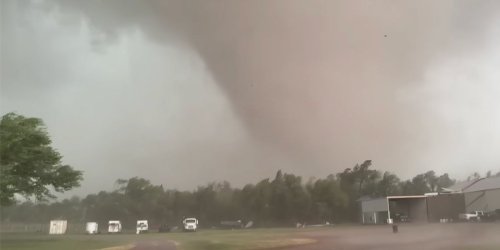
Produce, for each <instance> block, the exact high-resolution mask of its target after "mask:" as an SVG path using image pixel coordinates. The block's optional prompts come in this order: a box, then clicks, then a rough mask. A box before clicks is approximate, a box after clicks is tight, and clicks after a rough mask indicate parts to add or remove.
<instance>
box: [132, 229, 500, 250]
mask: <svg viewBox="0 0 500 250" xmlns="http://www.w3.org/2000/svg"><path fill="white" fill-rule="evenodd" d="M290 236H291V237H298V236H300V237H301V238H303V239H311V242H315V243H311V244H305V245H297V246H293V247H280V248H278V249H291V250H329V249H332V250H382V249H383V250H386V249H398V250H422V249H426V250H434V249H436V250H472V249H478V250H493V249H500V223H491V224H487V223H470V224H466V223H461V224H420V225H415V224H403V225H399V232H398V233H393V232H392V228H391V226H389V225H380V226H338V227H333V228H329V229H319V230H309V229H306V230H304V231H303V232H300V231H298V232H297V231H296V232H293V233H292V234H291V235H290ZM132 249H134V250H175V249H176V245H175V244H174V243H173V242H171V241H167V240H150V241H143V242H137V243H136V244H135V247H134V248H132ZM207 249H208V248H207ZM210 249H212V248H210ZM231 249H232V248H231ZM274 249H276V248H274Z"/></svg>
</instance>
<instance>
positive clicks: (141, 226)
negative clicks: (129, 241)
mask: <svg viewBox="0 0 500 250" xmlns="http://www.w3.org/2000/svg"><path fill="white" fill-rule="evenodd" d="M148 230H149V227H148V221H147V220H138V221H137V228H136V233H137V234H140V233H147V232H148Z"/></svg>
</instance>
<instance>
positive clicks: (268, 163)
mask: <svg viewBox="0 0 500 250" xmlns="http://www.w3.org/2000/svg"><path fill="white" fill-rule="evenodd" d="M33 6H35V7H36V8H41V9H43V10H44V11H45V12H46V13H54V12H56V13H60V14H59V16H58V18H56V20H57V21H58V22H59V24H60V25H61V27H63V28H62V29H66V30H72V29H74V28H75V27H78V26H79V25H80V23H82V22H85V23H87V24H88V25H89V29H90V30H91V32H92V34H94V35H93V36H92V37H91V38H90V39H89V41H88V42H89V43H90V44H91V45H92V47H93V48H95V50H96V53H106V50H107V48H108V47H110V48H111V47H112V46H115V45H116V44H119V43H120V39H121V35H122V34H124V33H127V32H129V31H130V30H140V31H141V32H142V33H143V34H145V36H146V37H147V38H148V39H150V40H151V41H154V42H155V43H157V44H159V45H160V46H163V45H165V46H166V45H168V46H178V47H182V48H190V49H192V50H194V51H196V53H198V54H199V55H200V56H201V58H202V60H203V62H204V65H205V67H207V69H208V70H209V72H210V73H211V74H212V75H213V77H214V81H215V83H216V84H217V85H218V87H219V88H220V90H222V92H223V93H224V95H225V98H227V100H228V103H227V105H228V106H229V109H230V110H231V111H232V112H235V114H236V117H237V120H238V124H239V125H238V126H240V125H241V126H242V129H243V131H244V132H241V133H244V134H248V138H247V137H245V138H247V139H243V140H246V142H245V145H244V146H242V148H241V150H240V151H237V152H238V153H237V154H236V156H235V155H234V152H232V153H231V154H232V156H227V157H228V158H232V160H229V162H228V161H227V159H224V158H225V156H224V152H223V151H224V149H222V151H221V152H215V151H214V149H209V150H208V151H206V149H205V147H206V146H207V145H206V144H202V145H201V146H200V148H198V146H197V145H196V144H187V145H186V147H188V148H190V149H192V150H190V151H191V152H192V155H194V156H185V157H184V156H182V154H180V155H177V156H176V157H178V158H181V159H180V160H177V161H176V163H177V164H179V165H183V164H184V165H186V166H192V165H197V166H199V165H203V163H201V162H197V163H192V161H196V160H195V158H196V155H202V154H206V158H203V159H205V160H206V159H210V161H209V163H208V165H212V167H208V168H209V169H211V170H220V171H221V172H224V171H226V170H227V169H231V167H227V166H228V165H234V164H235V162H238V160H241V161H246V162H247V164H248V166H247V167H242V169H244V170H245V171H250V173H248V175H249V178H248V179H254V178H258V177H261V176H262V175H265V174H268V173H269V172H272V171H275V170H276V169H278V168H282V169H285V170H286V171H292V172H295V173H298V174H303V175H306V176H308V175H316V176H318V175H324V174H327V173H331V172H334V171H339V170H341V169H343V168H346V167H350V166H352V165H353V164H354V163H355V162H359V161H362V160H364V159H372V160H373V161H374V163H375V165H376V167H377V168H381V169H386V170H392V171H395V172H397V173H399V174H403V175H405V174H414V173H416V172H419V171H423V170H427V169H436V170H441V171H449V172H452V173H453V172H457V173H461V174H465V173H466V170H465V169H463V167H464V166H465V165H467V164H480V165H482V166H481V167H482V168H484V170H485V169H486V168H490V167H492V166H495V164H497V166H498V164H499V163H500V162H499V161H500V160H499V159H498V158H496V157H495V156H492V154H493V153H486V154H484V153H483V154H482V155H481V154H480V155H479V157H478V154H477V153H474V152H485V150H483V148H491V147H494V146H498V145H500V143H499V142H498V138H489V139H488V138H487V139H486V144H487V145H486V146H485V145H479V144H481V143H482V142H485V140H484V138H483V139H477V138H481V136H479V135H478V136H476V139H470V137H471V136H470V134H471V133H472V134H473V135H472V137H475V136H474V134H477V131H481V130H483V128H482V127H481V126H480V125H479V126H478V124H477V123H470V122H469V121H470V120H471V119H474V120H482V119H483V120H487V118H484V117H485V116H480V117H477V116H472V115H470V114H468V113H460V112H459V113H456V114H454V112H455V111H456V110H459V109H462V108H463V107H462V105H461V104H463V103H464V102H463V101H462V95H464V93H466V94H465V95H466V96H465V97H466V98H469V97H470V98H472V99H474V100H479V99H481V98H483V97H484V93H482V92H481V91H480V92H479V94H477V95H476V96H472V97H471V96H469V95H468V93H472V92H474V91H476V90H478V89H477V88H476V87H471V85H470V82H471V81H475V80H477V79H470V81H466V82H465V83H463V84H462V86H463V88H458V90H457V89H455V88H454V86H453V85H451V86H449V88H450V95H451V96H452V97H456V98H450V99H448V97H446V96H444V97H443V96H441V95H442V94H443V93H442V92H440V91H439V86H441V84H442V82H443V81H454V78H453V77H451V78H450V77H448V76H450V75H456V73H457V71H459V70H460V69H459V68H456V67H454V66H453V65H454V64H453V63H454V62H456V61H464V60H474V61H475V62H477V63H479V64H481V63H485V64H488V65H490V64H494V62H495V60H497V59H498V57H496V55H497V54H495V53H492V52H491V51H487V50H488V48H490V47H493V46H491V44H492V43H491V41H492V40H494V39H498V33H492V32H491V30H492V27H494V26H495V22H496V23H498V15H499V4H498V2H496V1H479V2H469V1H439V2H436V1H419V2H416V1H378V2H370V1H364V2H360V1H358V2H349V1H43V2H40V3H34V4H33V5H32V7H33ZM28 7H29V6H22V7H20V8H28ZM6 19H7V20H12V18H6ZM3 23H4V25H5V23H6V22H3ZM11 25H13V24H11ZM492 34H493V35H492ZM40 46H45V45H40ZM46 46H50V44H49V45H46ZM485 48H486V49H485ZM485 50H486V52H485ZM37 51H42V52H43V50H41V49H40V50H37ZM476 54H486V55H493V56H491V57H488V56H486V58H478V57H475V56H474V55H476ZM40 56H41V57H50V56H48V55H43V54H42V55H40ZM12 57H15V56H12ZM474 58H475V59H474ZM487 59H491V60H490V61H488V60H487ZM450 60H451V62H450ZM436 62H439V63H436ZM450 64H451V66H450ZM63 65H64V64H63ZM28 66H29V65H28ZM2 67H3V64H2ZM17 67H18V66H16V69H17ZM464 67H466V66H464ZM32 68H36V67H32ZM449 68H451V69H449ZM466 68H468V70H469V69H470V67H466ZM131 70H134V69H133V68H132V69H131ZM7 71H8V73H9V72H10V74H15V75H19V74H17V73H12V72H15V69H12V68H7ZM60 71H62V72H65V70H64V69H60ZM30 72H31V70H30ZM33 72H36V69H33ZM66 72H67V71H66ZM479 73H481V74H483V75H487V76H488V75H492V76H496V75H495V74H496V73H494V72H493V71H487V72H479ZM471 74H472V75H474V74H478V72H477V71H474V72H471ZM443 75H444V76H443ZM443 78H444V79H443ZM493 78H494V77H493ZM479 81H480V83H479V84H480V85H481V84H482V85H485V86H482V85H481V86H480V87H479V89H484V88H487V87H488V86H490V83H491V77H490V78H488V77H486V78H485V79H479ZM25 82H29V81H25ZM27 84H30V83H27ZM457 84H458V83H457ZM6 85H7V86H6V88H9V87H12V86H9V84H8V83H7V84H6ZM12 88H14V87H12ZM44 88H45V87H44ZM55 88H57V86H55ZM132 88H134V87H132ZM434 88H438V90H436V89H434ZM159 89H160V90H163V89H162V88H159ZM471 90H473V91H471ZM497 91H498V89H494V91H493V92H490V93H493V96H492V97H491V98H489V99H488V98H487V99H488V100H490V99H491V100H494V99H495V98H494V97H495V96H498V95H497V94H498V92H497ZM436 93H437V94H438V95H436ZM128 94H130V96H128V95H127V96H128V97H129V98H130V97H133V96H134V95H133V91H132V92H131V93H128ZM148 94H150V93H148ZM444 95H446V94H444ZM145 98H147V97H146V96H145ZM426 98H430V100H429V99H426ZM436 98H437V99H439V100H440V101H437V103H435V102H434V101H436ZM110 101H111V100H110ZM492 102H494V101H492ZM429 104H432V105H431V106H429ZM434 104H435V105H434ZM465 106H466V107H468V108H470V109H472V110H473V111H474V110H483V109H487V110H488V109H489V108H488V106H478V105H477V103H476V102H474V101H473V102H471V103H467V102H465ZM429 107H430V108H429ZM434 108H436V109H437V111H435V110H433V109H434ZM440 109H441V110H440ZM440 112H441V113H440ZM442 113H445V114H454V115H453V116H456V117H463V116H464V115H469V116H467V117H466V118H465V121H463V120H460V121H458V123H462V124H465V125H463V127H462V128H458V129H457V130H456V131H455V130H450V127H451V128H456V126H455V125H454V123H455V122H457V121H456V120H453V119H452V120H450V119H447V118H446V117H445V116H446V115H442ZM472 113H474V112H472ZM488 115H489V116H488ZM488 115H486V117H491V115H493V116H496V115H498V113H493V114H491V113H490V114H488ZM468 117H469V118H468ZM165 119H166V118H165ZM167 120H168V119H167ZM152 122H154V120H153V121H152ZM468 122H469V123H468ZM493 124H494V125H493V126H492V128H490V129H488V130H487V131H492V129H494V128H495V126H497V125H499V124H498V122H496V121H495V122H493ZM102 126H106V125H105V124H103V125H102ZM224 126H225V125H224V124H220V130H218V131H217V132H216V133H215V135H213V137H210V138H212V139H213V138H215V137H221V138H231V137H232V136H234V134H226V133H225V131H224ZM193 130H199V128H193ZM450 131H453V132H450ZM200 133H202V134H206V133H204V132H200ZM239 133H240V132H238V134H239ZM466 134H467V135H466ZM454 138H455V139H454ZM456 138H458V139H456ZM138 140H139V139H138ZM125 141H127V140H125ZM133 141H135V140H133ZM89 143H92V142H91V141H89ZM176 143H177V142H171V141H169V142H161V141H160V142H159V143H158V144H157V145H155V147H160V148H161V147H166V146H168V145H170V146H172V147H175V145H176ZM240 143H241V142H240ZM457 143H458V144H471V145H475V146H474V147H472V148H469V149H470V150H469V151H467V150H463V149H458V148H456V147H457V146H456V144H457ZM208 144H209V143H208ZM143 146H144V147H145V148H147V149H150V150H146V151H149V152H150V153H151V154H152V155H156V157H157V158H155V157H153V159H149V160H145V161H146V162H151V163H154V162H156V163H157V162H168V159H164V158H162V157H163V156H161V157H160V155H162V153H161V150H160V152H157V153H153V152H155V151H156V150H157V149H156V148H154V147H153V146H152V145H151V144H146V145H143ZM476 146H477V147H476ZM256 148H257V149H256ZM463 151H467V152H468V153H466V154H465V156H464V157H455V156H454V154H456V153H457V152H463ZM186 152H187V151H186ZM471 152H472V153H471ZM486 152H491V151H490V150H486ZM145 155H147V153H145ZM158 157H159V158H158ZM192 157H194V159H193V158H192ZM457 159H459V160H457ZM472 159H478V160H477V161H474V160H472ZM109 160H110V161H111V162H113V159H109ZM205 160H202V161H205ZM252 161H255V162H252ZM156 163H155V164H156ZM182 169H183V168H179V169H176V171H178V172H179V175H182V176H189V172H190V171H189V170H186V169H184V170H185V171H186V173H183V174H182V172H183V171H184V170H182ZM196 169H200V168H196ZM236 169H238V167H236ZM250 169H255V170H253V171H252V170H250ZM259 170H262V171H264V172H262V173H261V172H260V171H259ZM193 171H198V170H193ZM232 171H234V172H232V173H231V174H230V175H226V176H225V177H229V178H235V179H237V180H239V181H240V182H245V178H241V175H242V174H241V173H239V172H238V171H237V170H232ZM160 172H161V173H163V172H162V171H161V170H160ZM263 173H264V174H263ZM243 175H246V174H243ZM193 180H194V181H195V182H200V181H201V182H204V181H207V180H206V179H205V178H203V177H196V178H194V177H193Z"/></svg>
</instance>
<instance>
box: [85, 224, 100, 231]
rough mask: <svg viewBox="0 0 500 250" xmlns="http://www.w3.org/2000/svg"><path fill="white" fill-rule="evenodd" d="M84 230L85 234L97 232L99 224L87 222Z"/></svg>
mask: <svg viewBox="0 0 500 250" xmlns="http://www.w3.org/2000/svg"><path fill="white" fill-rule="evenodd" d="M85 232H86V233H87V234H97V233H99V225H98V224H97V222H87V225H86V226H85Z"/></svg>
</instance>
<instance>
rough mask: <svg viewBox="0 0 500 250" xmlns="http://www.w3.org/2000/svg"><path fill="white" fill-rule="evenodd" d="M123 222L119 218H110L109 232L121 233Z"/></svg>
mask: <svg viewBox="0 0 500 250" xmlns="http://www.w3.org/2000/svg"><path fill="white" fill-rule="evenodd" d="M121 231H122V223H121V222H120V221H119V220H110V221H109V222H108V233H121Z"/></svg>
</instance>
